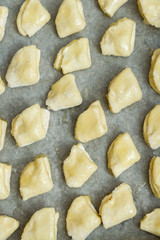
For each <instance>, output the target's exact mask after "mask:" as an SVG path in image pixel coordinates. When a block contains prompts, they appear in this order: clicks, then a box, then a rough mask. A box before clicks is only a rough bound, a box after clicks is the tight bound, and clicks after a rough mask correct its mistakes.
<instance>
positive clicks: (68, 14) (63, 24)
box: [55, 0, 86, 38]
mask: <svg viewBox="0 0 160 240" xmlns="http://www.w3.org/2000/svg"><path fill="white" fill-rule="evenodd" d="M55 23H56V28H57V32H58V35H59V37H60V38H64V37H67V36H69V35H71V34H73V33H77V32H80V31H82V30H83V29H84V28H85V26H86V22H85V18H84V13H83V6H82V3H81V1H80V0H63V2H62V4H61V6H60V8H59V11H58V14H57V16H56V20H55Z"/></svg>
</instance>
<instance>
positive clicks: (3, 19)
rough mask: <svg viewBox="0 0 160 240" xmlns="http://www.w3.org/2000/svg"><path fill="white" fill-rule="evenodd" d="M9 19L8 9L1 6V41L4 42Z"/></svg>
mask: <svg viewBox="0 0 160 240" xmlns="http://www.w3.org/2000/svg"><path fill="white" fill-rule="evenodd" d="M7 17H8V8H7V7H4V6H0V41H2V39H3V37H4V33H5V26H6V22H7Z"/></svg>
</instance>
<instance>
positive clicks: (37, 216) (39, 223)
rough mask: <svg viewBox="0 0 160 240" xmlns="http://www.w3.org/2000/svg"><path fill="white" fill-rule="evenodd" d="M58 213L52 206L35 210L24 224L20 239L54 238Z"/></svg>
mask: <svg viewBox="0 0 160 240" xmlns="http://www.w3.org/2000/svg"><path fill="white" fill-rule="evenodd" d="M58 219H59V213H58V212H56V211H55V209H54V208H42V209H40V210H39V211H37V212H35V213H34V214H33V215H32V217H31V219H30V220H29V222H28V223H27V224H26V226H25V228H24V230H23V233H22V236H21V240H29V239H30V240H31V239H32V240H37V239H38V240H56V239H57V222H58Z"/></svg>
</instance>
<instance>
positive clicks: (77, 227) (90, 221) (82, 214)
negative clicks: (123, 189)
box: [22, 196, 101, 240]
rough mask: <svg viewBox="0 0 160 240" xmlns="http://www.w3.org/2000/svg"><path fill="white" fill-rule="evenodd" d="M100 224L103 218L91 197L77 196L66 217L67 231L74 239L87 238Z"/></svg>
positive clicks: (81, 239) (83, 239) (82, 239)
mask: <svg viewBox="0 0 160 240" xmlns="http://www.w3.org/2000/svg"><path fill="white" fill-rule="evenodd" d="M100 224H101V218H100V216H99V215H98V213H97V212H96V210H95V208H94V206H93V205H92V203H91V199H90V197H89V196H80V197H77V198H75V199H74V201H73V202H72V204H71V206H70V208H69V210H68V212H67V218H66V227H67V232H68V235H69V236H70V237H72V240H85V239H86V238H87V236H88V235H89V234H90V233H91V232H93V231H94V230H95V229H96V228H97V227H99V225H100ZM22 240H23V239H22Z"/></svg>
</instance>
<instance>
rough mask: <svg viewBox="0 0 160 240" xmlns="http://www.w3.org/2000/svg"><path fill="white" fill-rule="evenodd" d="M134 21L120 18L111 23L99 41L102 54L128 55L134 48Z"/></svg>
mask: <svg viewBox="0 0 160 240" xmlns="http://www.w3.org/2000/svg"><path fill="white" fill-rule="evenodd" d="M135 30H136V23H135V22H134V21H133V20H131V19H128V18H122V19H120V20H118V21H117V22H115V23H112V24H111V25H110V27H109V28H108V29H107V31H106V32H105V34H104V36H103V38H102V41H101V43H100V46H101V50H102V54H103V55H113V56H121V57H128V56H130V55H131V53H132V52H133V49H134V43H135Z"/></svg>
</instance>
